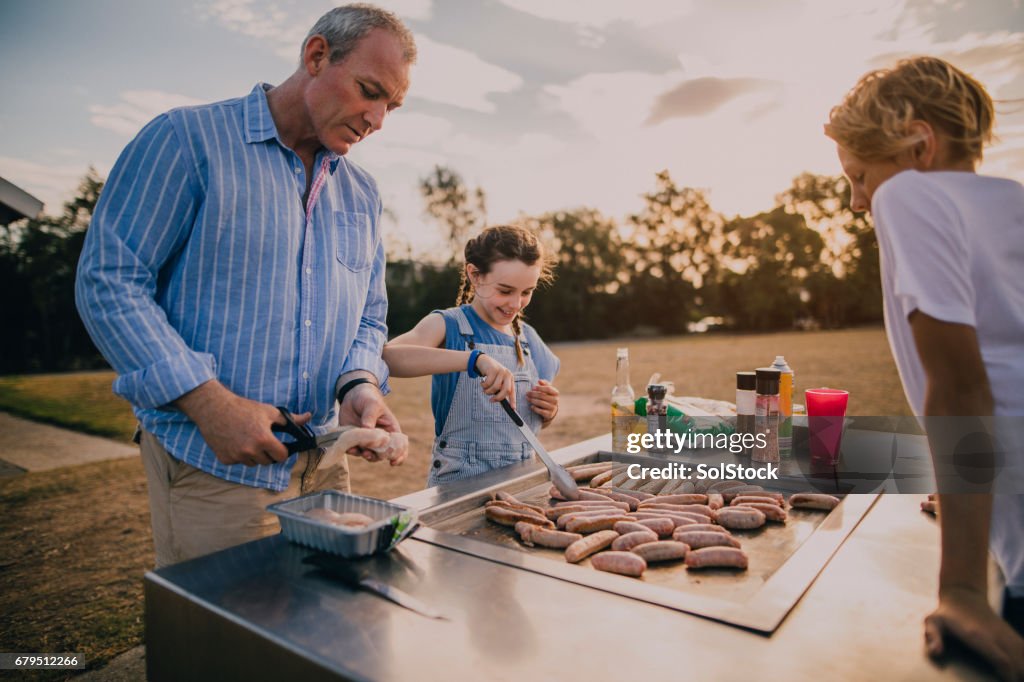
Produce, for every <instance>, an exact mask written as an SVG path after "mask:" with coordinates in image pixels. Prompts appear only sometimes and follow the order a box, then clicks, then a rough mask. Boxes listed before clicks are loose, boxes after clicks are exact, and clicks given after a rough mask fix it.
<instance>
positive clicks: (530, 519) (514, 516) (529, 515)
mask: <svg viewBox="0 0 1024 682" xmlns="http://www.w3.org/2000/svg"><path fill="white" fill-rule="evenodd" d="M484 515H485V516H486V517H487V518H488V519H490V520H491V521H494V522H495V523H500V524H501V525H503V526H510V527H515V525H516V523H517V522H518V521H526V522H527V523H532V524H533V525H535V526H544V527H546V528H554V527H555V524H553V523H551V521H549V520H548V519H546V518H545V517H543V516H541V515H540V514H534V513H533V512H530V511H522V510H520V509H509V508H507V507H487V508H486V509H484Z"/></svg>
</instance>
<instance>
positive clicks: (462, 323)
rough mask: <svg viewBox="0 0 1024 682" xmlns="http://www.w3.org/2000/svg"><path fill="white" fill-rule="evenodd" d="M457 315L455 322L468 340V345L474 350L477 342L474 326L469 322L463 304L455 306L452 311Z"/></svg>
mask: <svg viewBox="0 0 1024 682" xmlns="http://www.w3.org/2000/svg"><path fill="white" fill-rule="evenodd" d="M452 314H453V315H454V317H455V322H456V323H458V325H459V334H461V335H462V338H463V339H465V341H466V347H467V348H469V349H470V350H473V348H474V346H476V344H475V343H474V342H473V326H472V325H471V324H470V323H469V318H468V317H466V311H464V310H463V309H462V306H459V307H457V308H455V309H454V310H453V311H452Z"/></svg>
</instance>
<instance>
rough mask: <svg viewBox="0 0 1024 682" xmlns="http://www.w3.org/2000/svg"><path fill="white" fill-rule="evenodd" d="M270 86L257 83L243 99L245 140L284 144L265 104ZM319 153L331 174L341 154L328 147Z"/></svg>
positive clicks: (267, 105)
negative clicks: (270, 141) (325, 160)
mask: <svg viewBox="0 0 1024 682" xmlns="http://www.w3.org/2000/svg"><path fill="white" fill-rule="evenodd" d="M272 87H273V86H272V85H270V84H268V83H257V84H256V86H255V87H253V89H252V92H250V93H249V94H248V95H246V97H245V100H244V101H243V116H244V124H245V141H246V142H248V143H250V144H253V143H255V142H266V141H267V140H277V142H278V144H280V145H281V146H282V147H283V146H284V143H282V142H281V138H280V137H279V136H278V134H277V126H276V125H275V124H274V117H273V116H271V115H270V105H269V104H267V90H269V89H270V88H272ZM320 154H322V155H325V156H326V157H327V162H328V166H329V168H330V172H331V175H333V174H334V171H335V170H336V169H337V168H338V163H339V162H340V161H341V155H340V154H336V153H334V152H332V151H331V150H329V149H321V152H320Z"/></svg>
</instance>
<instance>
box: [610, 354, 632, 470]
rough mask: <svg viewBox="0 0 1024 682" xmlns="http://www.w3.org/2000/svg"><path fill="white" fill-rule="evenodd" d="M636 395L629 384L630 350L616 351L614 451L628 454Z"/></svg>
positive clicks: (613, 402) (613, 404)
mask: <svg viewBox="0 0 1024 682" xmlns="http://www.w3.org/2000/svg"><path fill="white" fill-rule="evenodd" d="M635 402H636V394H635V393H634V392H633V387H632V386H631V385H630V384H629V349H628V348H619V349H618V350H617V351H615V387H614V388H613V389H612V451H613V452H626V446H627V444H628V440H627V438H628V436H629V434H630V433H631V432H632V429H633V420H634V418H635V416H636V408H635Z"/></svg>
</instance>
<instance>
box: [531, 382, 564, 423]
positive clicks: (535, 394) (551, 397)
mask: <svg viewBox="0 0 1024 682" xmlns="http://www.w3.org/2000/svg"><path fill="white" fill-rule="evenodd" d="M526 402H528V403H530V409H531V410H533V411H534V412H536V413H537V414H539V415H540V417H541V419H543V420H544V425H545V426H547V425H548V424H549V423H550V422H551V420H552V419H554V418H555V415H556V414H558V389H557V388H555V387H554V386H552V385H551V383H550V382H547V381H544V380H543V379H541V380H540V381H538V382H537V385H536V386H534V387H533V388H532V389H530V391H529V392H528V393H527V394H526Z"/></svg>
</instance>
